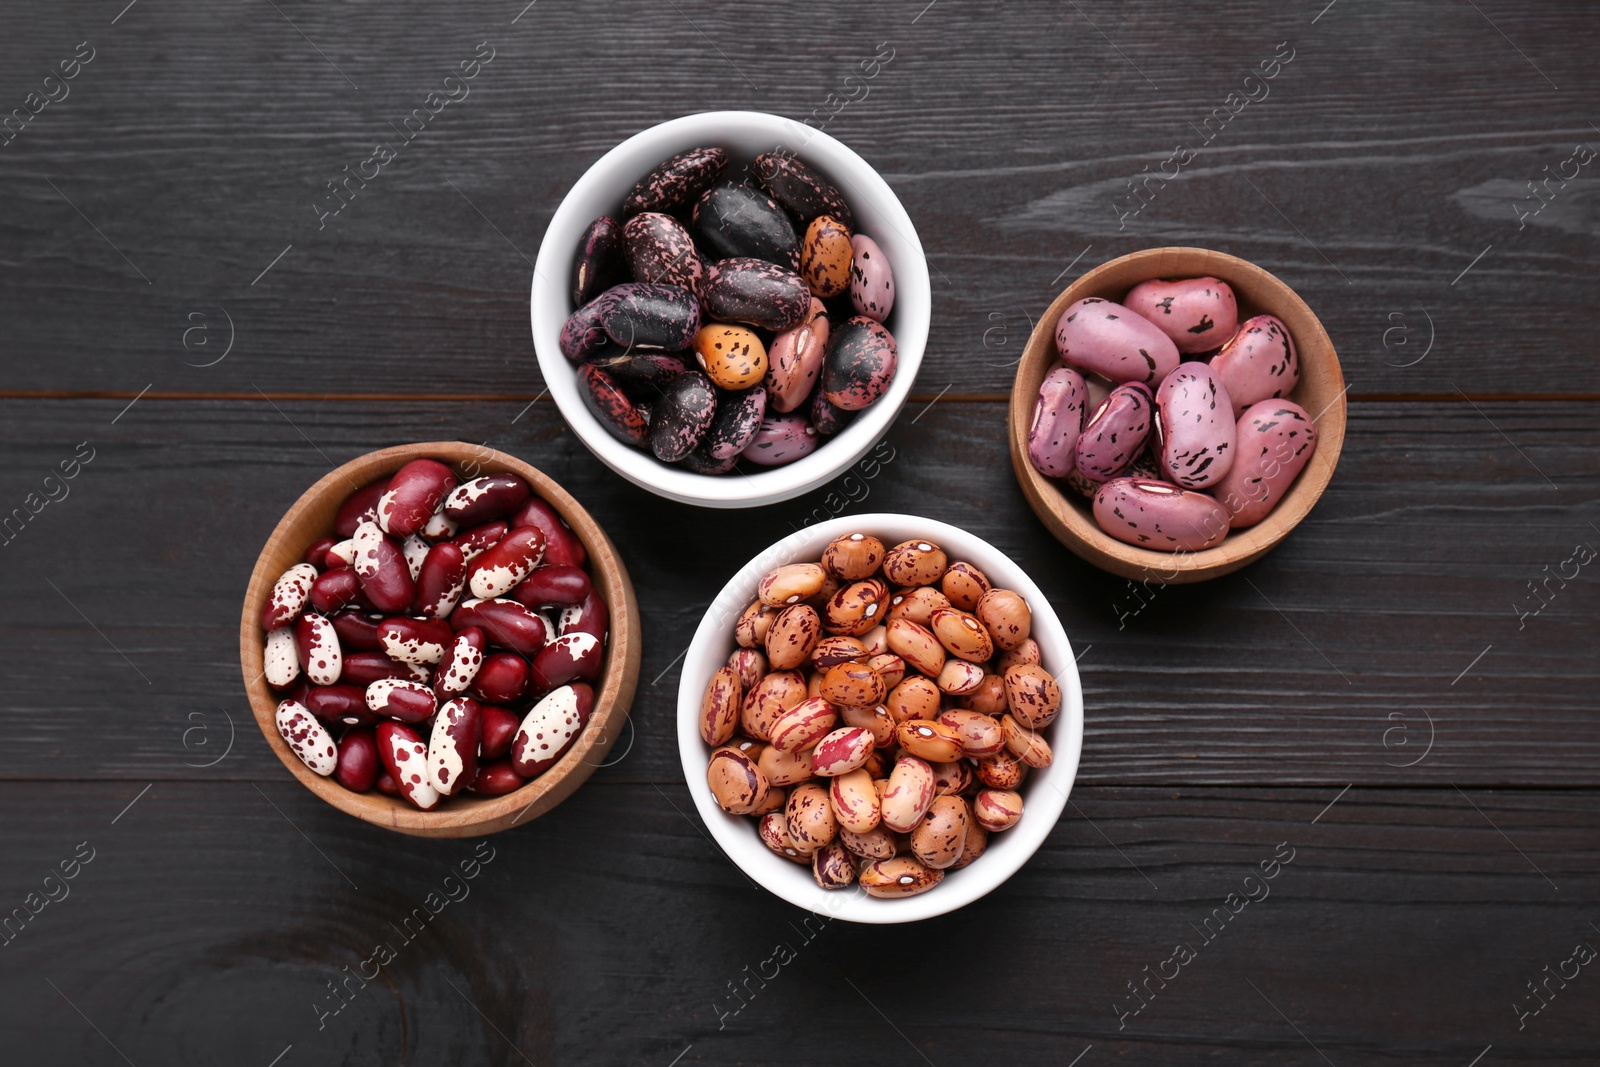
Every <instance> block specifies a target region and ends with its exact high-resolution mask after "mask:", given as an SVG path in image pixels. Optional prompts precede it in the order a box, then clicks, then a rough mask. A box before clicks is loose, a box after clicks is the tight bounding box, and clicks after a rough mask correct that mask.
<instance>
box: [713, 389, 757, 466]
mask: <svg viewBox="0 0 1600 1067" xmlns="http://www.w3.org/2000/svg"><path fill="white" fill-rule="evenodd" d="M766 413H767V391H766V390H765V389H763V388H762V387H761V386H759V385H758V386H755V387H754V388H752V389H742V390H740V391H738V392H734V393H730V392H726V391H724V392H723V393H721V395H719V396H718V397H717V414H716V416H715V417H713V418H712V420H711V428H710V429H709V430H707V431H706V435H705V437H704V438H703V439H701V441H700V448H701V449H702V450H703V451H704V452H705V453H706V455H707V456H709V457H710V458H711V459H714V460H725V459H737V458H738V456H739V453H740V452H743V451H744V450H745V447H746V446H747V445H749V444H750V441H751V440H752V439H753V438H754V437H755V435H756V431H757V430H759V429H761V419H762V417H763V416H764V415H766Z"/></svg>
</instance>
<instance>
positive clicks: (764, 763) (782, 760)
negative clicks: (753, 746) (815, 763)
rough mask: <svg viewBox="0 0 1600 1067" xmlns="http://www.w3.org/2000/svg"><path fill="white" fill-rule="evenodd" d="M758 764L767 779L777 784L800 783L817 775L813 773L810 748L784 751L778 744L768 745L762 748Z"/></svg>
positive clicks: (789, 784)
mask: <svg viewBox="0 0 1600 1067" xmlns="http://www.w3.org/2000/svg"><path fill="white" fill-rule="evenodd" d="M756 766H757V767H760V768H761V773H762V774H764V775H766V776H767V781H769V782H771V783H772V784H773V785H775V786H791V785H798V784H800V783H801V782H808V781H810V780H811V779H812V778H814V777H815V775H814V774H812V773H811V750H810V749H799V750H797V751H794V752H783V751H780V750H779V749H778V746H777V745H768V746H767V747H766V748H764V749H762V750H761V758H760V759H759V760H757V761H756Z"/></svg>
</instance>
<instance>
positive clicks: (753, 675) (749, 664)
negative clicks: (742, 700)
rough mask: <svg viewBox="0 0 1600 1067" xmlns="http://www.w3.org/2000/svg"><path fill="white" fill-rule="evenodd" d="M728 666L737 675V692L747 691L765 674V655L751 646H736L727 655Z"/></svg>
mask: <svg viewBox="0 0 1600 1067" xmlns="http://www.w3.org/2000/svg"><path fill="white" fill-rule="evenodd" d="M728 666H730V667H732V668H733V673H735V674H737V675H738V676H739V692H741V693H748V692H750V690H752V689H754V688H755V687H756V683H757V682H759V681H761V679H763V678H765V677H766V676H767V656H766V653H764V652H759V651H757V650H756V649H753V648H736V649H734V650H733V655H731V656H729V657H728Z"/></svg>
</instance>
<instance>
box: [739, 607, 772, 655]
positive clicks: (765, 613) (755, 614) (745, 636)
mask: <svg viewBox="0 0 1600 1067" xmlns="http://www.w3.org/2000/svg"><path fill="white" fill-rule="evenodd" d="M777 617H778V613H777V612H776V611H775V610H773V609H772V608H769V607H767V606H766V605H765V604H763V603H761V601H759V600H756V601H752V602H751V604H750V606H749V607H747V608H745V609H744V611H742V612H740V614H739V619H738V621H737V622H735V623H734V624H733V639H734V640H735V641H737V642H738V643H739V647H740V648H760V647H762V645H763V644H764V643H765V642H766V640H767V630H769V629H770V628H771V627H772V620H773V619H775V618H777Z"/></svg>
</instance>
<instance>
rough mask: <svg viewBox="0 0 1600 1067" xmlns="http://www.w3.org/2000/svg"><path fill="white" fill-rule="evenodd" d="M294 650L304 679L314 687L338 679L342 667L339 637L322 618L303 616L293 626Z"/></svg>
mask: <svg viewBox="0 0 1600 1067" xmlns="http://www.w3.org/2000/svg"><path fill="white" fill-rule="evenodd" d="M294 647H295V651H296V652H297V653H298V654H299V656H300V666H301V668H302V669H303V670H304V671H305V672H306V677H307V678H310V679H311V680H312V682H314V683H316V684H317V685H332V684H333V683H334V682H337V681H338V680H339V671H340V668H341V665H342V656H341V649H340V647H339V635H338V633H337V632H336V631H335V630H334V628H333V624H332V623H331V622H329V621H328V620H327V619H324V618H323V617H322V616H321V615H302V616H300V621H299V622H297V623H295V624H294Z"/></svg>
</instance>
